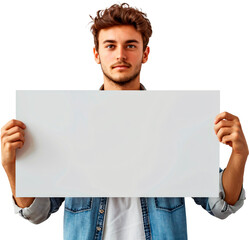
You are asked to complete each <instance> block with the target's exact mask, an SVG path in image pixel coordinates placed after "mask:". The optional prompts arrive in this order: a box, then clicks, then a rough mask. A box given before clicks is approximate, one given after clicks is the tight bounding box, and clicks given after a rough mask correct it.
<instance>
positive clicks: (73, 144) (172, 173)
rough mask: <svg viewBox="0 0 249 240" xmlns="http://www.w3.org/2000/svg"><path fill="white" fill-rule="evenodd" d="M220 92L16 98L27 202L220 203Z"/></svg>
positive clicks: (27, 94) (21, 94) (20, 177)
mask: <svg viewBox="0 0 249 240" xmlns="http://www.w3.org/2000/svg"><path fill="white" fill-rule="evenodd" d="M219 106H220V93H219V91H162V90H160V91H93V90H80V91H78V90H75V91H54V90H51V91H40V90H39V91H26V90H20V91H17V92H16V119H18V120H20V121H23V122H24V123H25V124H26V126H27V128H26V130H25V139H26V141H25V144H24V147H23V148H22V149H19V150H18V151H17V161H16V194H17V196H20V197H21V196H22V197H155V196H157V197H187V196H194V197H216V196H218V184H219V176H218V172H219V141H218V139H217V137H216V135H215V132H214V129H213V127H214V119H215V117H216V115H217V114H218V113H219V110H220V109H219Z"/></svg>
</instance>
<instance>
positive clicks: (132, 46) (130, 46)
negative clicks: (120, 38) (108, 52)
mask: <svg viewBox="0 0 249 240" xmlns="http://www.w3.org/2000/svg"><path fill="white" fill-rule="evenodd" d="M127 48H136V46H135V45H132V44H130V45H127Z"/></svg>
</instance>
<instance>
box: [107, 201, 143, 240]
mask: <svg viewBox="0 0 249 240" xmlns="http://www.w3.org/2000/svg"><path fill="white" fill-rule="evenodd" d="M106 209H107V212H106V216H105V226H104V232H103V240H116V239H117V240H127V239H129V240H145V233H144V225H143V217H142V209H141V203H140V198H108V202H107V207H106Z"/></svg>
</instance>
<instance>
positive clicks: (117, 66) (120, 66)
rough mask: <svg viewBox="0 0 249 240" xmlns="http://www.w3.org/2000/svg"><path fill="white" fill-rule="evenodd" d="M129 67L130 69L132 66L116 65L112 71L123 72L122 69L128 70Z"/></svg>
mask: <svg viewBox="0 0 249 240" xmlns="http://www.w3.org/2000/svg"><path fill="white" fill-rule="evenodd" d="M129 67H130V65H128V64H116V65H114V66H112V69H117V70H122V69H127V68H129Z"/></svg>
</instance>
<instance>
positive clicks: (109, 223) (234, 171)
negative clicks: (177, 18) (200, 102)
mask: <svg viewBox="0 0 249 240" xmlns="http://www.w3.org/2000/svg"><path fill="white" fill-rule="evenodd" d="M91 30H92V33H93V36H94V42H95V47H94V49H93V52H94V58H95V61H96V62H97V63H98V64H100V65H101V68H102V71H103V76H104V84H103V85H102V86H101V88H100V90H139V89H140V90H145V88H144V86H143V85H142V84H141V83H140V70H141V66H142V64H143V63H146V61H147V60H148V55H149V52H150V49H149V47H148V46H147V44H148V42H149V37H150V36H151V34H152V30H151V25H150V22H149V20H148V19H147V18H146V15H145V14H144V13H142V12H140V11H138V10H136V9H134V8H130V7H129V5H127V4H121V5H113V6H111V7H110V8H109V9H106V10H105V11H98V12H97V16H96V17H95V18H94V19H93V25H92V27H91ZM214 130H215V133H216V134H217V137H218V140H219V141H220V142H222V143H225V144H227V145H229V146H230V147H232V154H231V157H230V159H229V162H228V165H227V167H226V169H225V171H221V170H220V194H219V197H218V198H194V201H195V202H196V203H197V204H199V205H201V206H202V207H203V208H204V209H205V210H206V211H208V212H209V213H210V214H211V215H214V216H216V217H218V218H221V219H224V218H226V217H227V216H228V215H230V214H231V213H233V212H236V211H237V210H238V209H239V208H240V207H241V206H242V205H243V202H244V199H245V191H244V189H243V188H242V183H243V174H244V167H245V163H246V159H247V156H248V146H247V143H246V140H245V137H244V134H243V131H242V129H241V125H240V121H239V119H238V118H237V117H236V116H234V115H232V114H230V113H227V112H223V113H221V114H219V115H218V116H217V117H216V119H215V126H214ZM24 132H25V125H24V123H22V122H20V121H18V120H11V121H10V122H8V123H7V124H6V125H5V126H4V127H3V128H2V131H1V140H2V144H1V147H2V165H3V167H4V169H5V171H6V173H7V176H8V178H9V182H10V185H11V189H12V193H13V197H14V200H15V203H14V204H15V209H16V212H19V213H20V215H21V216H23V217H24V218H26V219H28V220H29V221H31V222H33V223H36V224H37V223H41V222H42V221H44V220H46V219H47V218H48V217H49V216H50V214H51V213H54V212H56V211H57V210H58V209H59V207H60V205H61V204H62V202H63V201H64V200H65V213H64V214H65V215H64V239H74V240H77V239H89V240H90V239H105V240H107V239H119V240H123V239H125V240H127V239H129V240H131V239H136V240H138V239H141V240H142V239H143V240H144V239H156V240H160V239H187V227H186V213H185V202H184V198H157V197H155V198H109V199H107V198H105V197H103V198H65V199H64V198H16V197H15V160H16V157H15V151H16V149H17V148H21V147H22V146H23V144H24V142H25V138H24ZM107 206H108V208H107Z"/></svg>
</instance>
